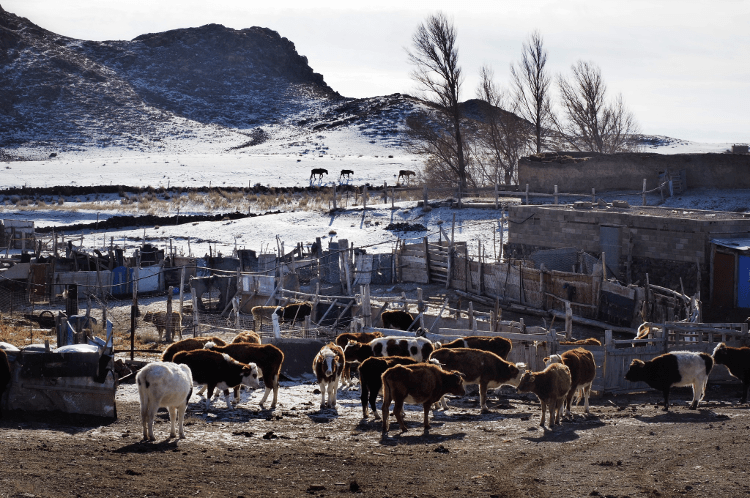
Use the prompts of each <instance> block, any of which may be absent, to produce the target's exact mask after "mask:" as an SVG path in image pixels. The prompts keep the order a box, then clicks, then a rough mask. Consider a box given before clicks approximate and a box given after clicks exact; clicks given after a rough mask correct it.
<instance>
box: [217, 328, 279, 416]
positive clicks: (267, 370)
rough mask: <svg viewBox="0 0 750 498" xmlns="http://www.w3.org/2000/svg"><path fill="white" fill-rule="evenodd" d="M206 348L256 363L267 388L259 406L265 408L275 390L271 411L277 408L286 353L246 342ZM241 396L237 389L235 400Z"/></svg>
mask: <svg viewBox="0 0 750 498" xmlns="http://www.w3.org/2000/svg"><path fill="white" fill-rule="evenodd" d="M205 347H206V348H207V349H211V350H213V351H217V352H219V353H226V354H228V355H229V356H231V357H232V358H234V359H235V360H237V361H239V362H242V363H255V364H256V365H258V370H259V373H260V376H261V378H263V383H264V384H265V386H266V391H265V393H263V398H262V399H261V400H260V403H259V405H260V407H261V408H263V404H264V403H265V402H266V400H267V399H268V395H269V394H270V393H271V390H273V401H272V402H271V409H274V408H276V401H277V400H278V397H279V376H280V375H281V364H282V363H283V362H284V353H283V352H282V351H281V350H280V349H279V348H277V347H276V346H274V345H273V344H250V343H244V342H238V343H235V344H227V345H226V346H216V345H214V344H211V343H206V346H205ZM239 396H240V392H239V388H237V389H235V390H234V397H235V399H239Z"/></svg>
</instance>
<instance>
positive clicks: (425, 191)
mask: <svg viewBox="0 0 750 498" xmlns="http://www.w3.org/2000/svg"><path fill="white" fill-rule="evenodd" d="M422 197H423V199H424V201H423V204H422V209H424V208H426V207H427V185H425V186H424V189H423V190H422Z"/></svg>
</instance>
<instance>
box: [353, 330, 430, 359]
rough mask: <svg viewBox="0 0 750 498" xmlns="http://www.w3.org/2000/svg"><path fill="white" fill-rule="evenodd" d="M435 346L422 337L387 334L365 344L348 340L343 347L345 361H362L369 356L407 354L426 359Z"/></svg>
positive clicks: (411, 356)
mask: <svg viewBox="0 0 750 498" xmlns="http://www.w3.org/2000/svg"><path fill="white" fill-rule="evenodd" d="M435 349H436V348H435V347H434V346H433V345H432V342H431V341H430V340H429V339H426V338H424V337H399V336H388V337H379V338H377V339H373V340H372V341H370V342H368V343H367V344H361V343H358V342H350V343H349V344H347V345H346V348H344V355H345V356H346V361H350V362H354V361H356V362H359V363H362V362H363V361H365V360H366V359H367V358H369V357H370V356H408V357H410V358H414V359H415V360H417V361H427V359H428V358H429V357H430V353H432V352H433V351H434V350H435Z"/></svg>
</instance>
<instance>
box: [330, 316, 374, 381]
mask: <svg viewBox="0 0 750 498" xmlns="http://www.w3.org/2000/svg"><path fill="white" fill-rule="evenodd" d="M379 337H383V333H382V332H378V331H377V330H376V331H375V332H344V333H343V334H339V335H337V336H336V345H337V346H338V347H340V348H341V349H344V348H345V347H346V345H347V344H349V343H350V342H362V343H368V342H370V341H372V340H374V339H377V338H379ZM352 366H354V367H355V368H356V366H357V362H354V361H353V362H345V363H344V373H343V374H342V375H341V380H342V382H343V383H344V384H345V386H346V387H351V386H353V385H354V382H353V381H352V378H351V367H352ZM381 373H382V372H381Z"/></svg>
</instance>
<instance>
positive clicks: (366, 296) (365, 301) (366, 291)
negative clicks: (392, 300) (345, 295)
mask: <svg viewBox="0 0 750 498" xmlns="http://www.w3.org/2000/svg"><path fill="white" fill-rule="evenodd" d="M360 292H362V316H363V317H364V319H365V327H368V328H369V327H372V307H371V306H370V284H365V285H364V287H363V288H362V290H361V291H360Z"/></svg>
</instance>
